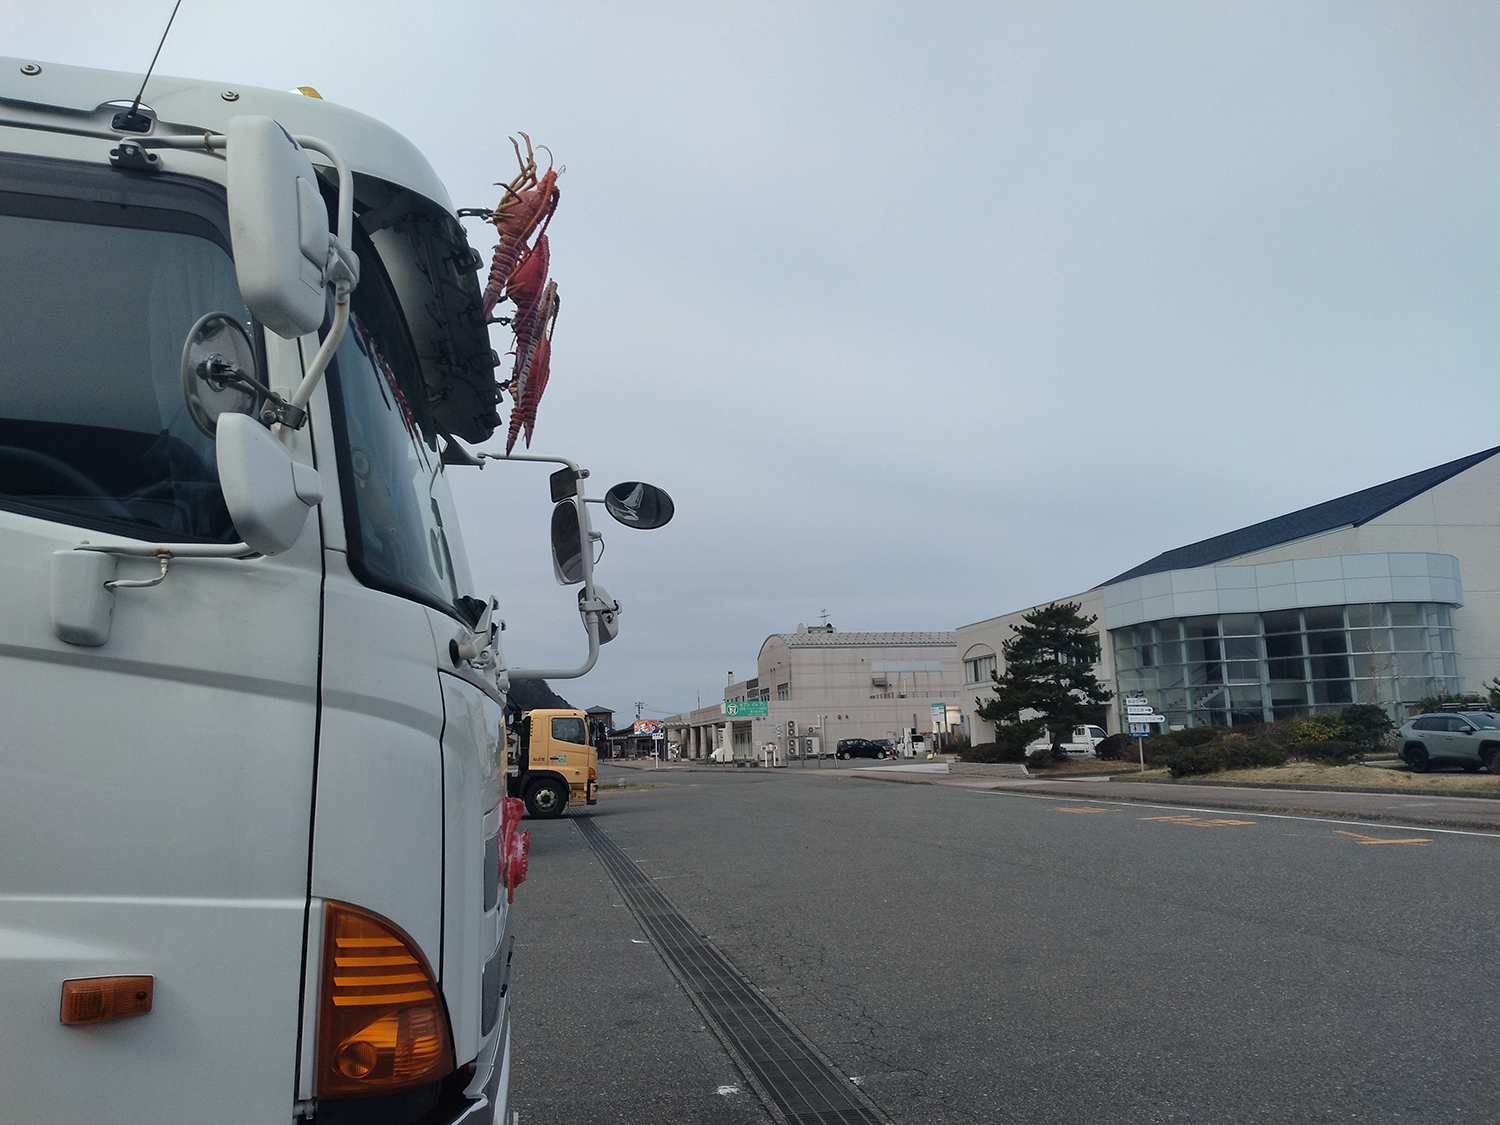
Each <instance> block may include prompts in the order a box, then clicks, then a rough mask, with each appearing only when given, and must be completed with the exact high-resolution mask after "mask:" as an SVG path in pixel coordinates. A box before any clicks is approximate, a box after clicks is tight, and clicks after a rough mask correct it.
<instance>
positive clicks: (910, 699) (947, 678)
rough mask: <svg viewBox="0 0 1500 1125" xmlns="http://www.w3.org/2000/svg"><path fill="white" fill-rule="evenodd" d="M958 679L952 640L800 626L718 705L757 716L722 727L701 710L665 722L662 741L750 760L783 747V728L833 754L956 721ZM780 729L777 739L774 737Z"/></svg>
mask: <svg viewBox="0 0 1500 1125" xmlns="http://www.w3.org/2000/svg"><path fill="white" fill-rule="evenodd" d="M961 688H962V673H961V671H960V669H959V665H958V650H957V648H956V646H955V641H954V635H953V634H952V633H840V632H839V631H838V630H837V629H835V628H834V627H833V626H832V625H814V626H811V627H809V626H807V625H798V626H797V631H796V632H795V633H773V634H771V636H769V637H767V638H766V639H765V641H764V643H763V644H762V645H761V646H760V653H759V655H758V657H757V658H756V672H755V675H754V676H752V677H750V678H749V679H746V680H742V681H739V682H737V683H731V684H730V685H729V686H728V687H726V688H725V690H724V700H725V702H731V703H739V702H764V703H765V704H766V712H767V714H766V716H765V717H764V718H759V717H755V718H745V719H728V718H725V717H724V711H723V708H722V707H712V708H711V707H705V708H700V709H699V710H697V711H693V712H691V713H688V714H682V715H674V716H672V717H671V718H670V719H668V720H666V725H667V731H668V733H667V737H668V739H669V740H670V741H672V742H677V743H680V744H681V745H682V755H683V756H684V757H685V758H703V757H706V756H707V755H708V754H710V753H712V752H713V751H714V750H715V749H717V748H721V747H724V746H729V747H731V748H732V749H733V752H734V756H735V757H736V758H742V759H743V758H750V757H752V756H753V755H754V753H755V751H756V749H757V748H759V747H760V746H762V745H763V744H765V743H767V742H778V743H780V745H781V746H782V747H786V746H787V745H788V738H789V734H788V731H789V730H790V728H792V727H795V729H796V732H797V737H798V738H799V743H798V747H797V749H798V752H806V750H807V746H806V741H805V740H806V738H807V737H808V731H809V728H813V730H814V731H816V737H817V739H818V744H817V745H818V748H819V749H821V752H822V753H824V754H832V753H833V752H834V747H835V746H836V744H837V742H838V740H839V739H841V738H888V739H891V740H892V741H895V740H896V739H897V738H899V737H900V734H901V731H903V730H905V729H908V728H914V729H916V730H917V731H919V732H928V731H932V730H933V729H935V728H934V717H935V716H934V711H933V706H934V705H937V706H939V707H941V708H943V711H942V712H941V713H940V715H939V716H938V726H939V727H941V726H943V725H944V724H951V727H952V728H955V729H956V728H957V726H958V724H959V723H960V722H961V718H960V713H959V711H958V705H959V703H960V697H961V695H962V691H961ZM778 728H779V731H780V733H779V734H778Z"/></svg>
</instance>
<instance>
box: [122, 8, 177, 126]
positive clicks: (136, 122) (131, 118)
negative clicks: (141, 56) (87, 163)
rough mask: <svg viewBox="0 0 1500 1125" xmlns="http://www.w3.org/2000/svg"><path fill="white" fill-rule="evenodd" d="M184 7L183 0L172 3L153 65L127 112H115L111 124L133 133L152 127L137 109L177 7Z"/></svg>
mask: <svg viewBox="0 0 1500 1125" xmlns="http://www.w3.org/2000/svg"><path fill="white" fill-rule="evenodd" d="M180 7H182V0H177V3H175V4H173V5H172V14H171V15H170V16H168V17H167V26H166V27H165V28H164V29H163V30H162V33H161V41H160V42H159V43H157V44H156V54H154V55H152V56H151V65H150V66H148V67H147V68H146V77H144V78H142V79H141V88H140V89H139V90H137V91H136V94H135V101H133V102H132V103H131V104H130V110H129V112H127V113H117V114H115V119H114V121H112V122H111V123H110V124H111V125H113V127H114V128H116V129H125V130H128V131H129V132H132V133H144V132H145V131H146V130H147V129H149V128H151V123H150V121H148V120H147V119H146V118H144V117H138V116H137V115H136V111H137V110H139V109H140V108H141V98H143V97H144V96H145V94H146V83H147V82H150V81H151V72H152V71H153V70H155V69H156V60H157V59H159V58H160V57H161V49H162V48H163V47H164V46H166V43H167V32H169V31H171V30H172V21H173V20H175V19H176V18H177V9H178V8H180Z"/></svg>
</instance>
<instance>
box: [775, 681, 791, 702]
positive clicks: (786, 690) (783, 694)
mask: <svg viewBox="0 0 1500 1125" xmlns="http://www.w3.org/2000/svg"><path fill="white" fill-rule="evenodd" d="M776 698H777V699H790V698H792V685H791V684H777V685H776Z"/></svg>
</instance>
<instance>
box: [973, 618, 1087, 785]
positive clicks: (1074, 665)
mask: <svg viewBox="0 0 1500 1125" xmlns="http://www.w3.org/2000/svg"><path fill="white" fill-rule="evenodd" d="M1079 608H1080V607H1079V605H1078V603H1076V602H1060V603H1058V604H1056V605H1049V606H1043V607H1042V608H1040V609H1034V610H1032V611H1031V612H1030V613H1028V614H1025V615H1024V616H1023V617H1022V619H1021V620H1022V621H1023V622H1024V624H1022V625H1017V626H1014V629H1015V632H1014V634H1013V635H1012V636H1011V638H1010V639H1009V640H1007V641H1005V642H1003V643H1002V644H1001V646H1000V651H1001V652H1002V653H1003V654H1004V656H1005V671H1004V672H1003V673H994V678H995V698H994V699H991V700H990V701H989V702H987V703H986V702H983V701H981V700H979V699H976V700H975V701H974V702H975V703H976V704H978V705H979V709H978V714H979V717H980V718H981V719H984V720H986V721H988V722H992V723H994V724H995V728H996V741H998V742H1001V743H1004V744H1006V745H1008V746H1010V747H1011V748H1013V749H1017V750H1019V749H1020V748H1021V747H1023V746H1025V745H1026V743H1028V742H1031V741H1033V740H1034V739H1035V738H1036V737H1037V736H1038V735H1039V734H1040V733H1041V732H1042V729H1043V728H1046V729H1048V730H1050V731H1051V732H1052V752H1053V755H1054V756H1057V755H1058V754H1059V753H1060V751H1059V750H1058V745H1059V743H1061V742H1062V741H1063V740H1064V739H1065V738H1066V737H1067V736H1068V735H1069V734H1070V733H1071V732H1072V730H1073V728H1074V727H1075V726H1077V725H1079V724H1081V723H1091V722H1098V721H1099V713H1100V709H1101V708H1102V707H1103V706H1104V705H1105V704H1106V703H1108V702H1109V701H1110V699H1112V698H1113V693H1112V692H1109V691H1107V690H1105V689H1104V688H1102V687H1100V686H1099V680H1098V677H1096V676H1095V675H1094V666H1095V665H1096V664H1097V663H1098V662H1099V634H1098V633H1096V632H1094V631H1093V629H1092V626H1093V624H1094V623H1095V622H1096V621H1098V620H1099V618H1098V617H1084V616H1083V615H1082V614H1080V613H1079ZM1023 711H1029V712H1032V713H1033V716H1034V717H1028V718H1026V719H1022V717H1021V713H1022V712H1023Z"/></svg>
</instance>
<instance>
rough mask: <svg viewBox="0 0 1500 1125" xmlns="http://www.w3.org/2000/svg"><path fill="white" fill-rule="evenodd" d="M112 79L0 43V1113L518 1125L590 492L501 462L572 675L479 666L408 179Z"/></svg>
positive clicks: (432, 179)
mask: <svg viewBox="0 0 1500 1125" xmlns="http://www.w3.org/2000/svg"><path fill="white" fill-rule="evenodd" d="M140 85H141V77H140V76H139V75H128V74H116V73H109V72H101V71H93V70H84V69H80V68H75V67H68V66H60V65H56V64H52V63H46V62H41V63H38V62H33V61H29V60H17V59H5V60H3V62H0V150H3V156H0V416H3V432H0V458H3V463H4V464H3V472H0V529H3V533H0V581H3V584H4V599H3V602H0V709H3V714H4V724H3V727H0V1101H3V1110H0V1112H3V1115H4V1117H5V1119H6V1120H10V1121H16V1122H21V1121H25V1122H28V1123H32V1125H43V1123H46V1122H58V1123H67V1125H76V1123H79V1122H95V1123H103V1122H122V1123H123V1122H141V1121H148V1120H149V1121H152V1122H156V1123H160V1125H164V1123H168V1122H183V1123H187V1122H194V1123H201V1122H246V1123H249V1122H257V1123H259V1122H265V1123H276V1125H286V1123H287V1122H289V1121H303V1122H308V1121H311V1122H322V1123H333V1122H345V1121H356V1120H357V1121H377V1120H378V1121H381V1122H386V1123H389V1125H403V1123H410V1122H418V1121H421V1122H424V1123H428V1122H455V1121H460V1120H463V1121H490V1120H492V1119H493V1120H497V1121H501V1120H508V1118H507V1117H506V1114H505V1106H506V1097H507V1091H508V1083H509V1059H510V1017H509V1010H510V1009H509V979H510V970H509V966H510V958H511V954H512V939H511V937H510V936H509V920H510V906H509V900H510V897H511V891H512V890H513V889H514V887H513V884H514V881H515V874H514V865H508V863H507V858H508V857H511V856H513V855H514V843H513V841H512V840H511V838H510V832H511V830H512V829H513V827H514V820H515V819H516V817H515V815H511V814H512V813H513V812H514V810H511V811H509V812H508V811H507V808H506V806H505V805H504V803H503V802H502V798H503V795H504V786H505V768H506V761H505V730H504V726H503V710H504V707H505V704H506V692H507V690H508V687H509V678H510V676H512V675H519V674H528V675H535V674H544V675H552V676H567V675H579V674H582V672H584V671H587V670H588V668H589V667H590V666H592V663H593V661H594V659H595V658H596V657H597V654H598V649H599V645H600V644H601V643H602V642H604V641H607V640H608V639H610V638H611V637H612V636H613V635H614V630H615V629H616V628H617V625H616V623H615V619H614V614H615V613H617V612H618V608H619V607H618V603H613V602H610V601H609V600H608V599H607V595H605V594H604V593H603V591H602V589H598V588H596V587H595V586H594V584H593V576H592V560H593V550H592V540H593V539H595V538H597V535H595V534H594V533H593V532H592V530H591V528H590V526H589V524H588V520H587V509H586V507H585V503H586V502H587V501H588V498H586V497H583V496H581V495H579V494H578V487H577V481H578V480H579V479H581V478H582V477H584V476H586V475H587V473H586V472H585V471H583V470H579V469H578V468H577V466H576V465H573V463H572V462H569V461H567V460H566V459H562V458H540V457H528V458H526V459H528V460H541V461H548V460H550V461H553V462H555V463H558V464H562V465H564V466H565V468H564V469H563V470H561V471H560V472H559V473H558V474H554V479H553V489H554V499H555V500H559V503H558V509H559V511H558V513H556V514H554V519H553V526H554V562H555V564H556V565H557V566H558V578H559V581H561V582H564V583H566V584H574V583H579V582H582V583H583V584H584V592H583V594H582V595H581V596H580V602H579V604H580V613H581V616H582V619H583V623H584V626H585V628H586V630H587V631H588V636H589V646H590V648H589V659H588V661H587V662H586V663H585V664H584V665H583V667H582V668H581V669H558V670H537V671H536V672H533V673H520V672H518V671H516V670H510V669H507V666H506V663H505V660H504V656H503V654H502V653H501V651H500V647H499V630H500V628H501V627H502V624H501V622H500V620H499V617H498V615H497V613H496V610H497V609H498V606H497V603H496V602H495V601H494V600H493V599H487V598H484V597H482V596H480V595H479V594H478V593H477V592H476V591H475V589H474V585H473V581H472V578H471V576H470V573H469V566H468V561H467V556H466V554H465V550H464V544H463V539H462V534H461V531H460V527H459V520H458V517H457V513H456V511H455V509H454V505H453V501H452V498H451V495H450V493H449V488H448V483H447V479H446V474H447V473H448V472H449V471H450V470H451V471H462V472H469V471H472V468H471V467H472V466H475V465H480V466H481V467H482V465H483V463H484V462H483V461H482V460H481V458H480V457H476V456H475V455H474V454H473V453H472V452H471V451H469V450H466V449H465V448H464V447H463V446H462V445H460V444H459V441H460V440H461V441H463V442H468V443H471V444H474V443H481V442H484V441H485V440H487V439H488V438H489V437H490V436H491V434H492V432H493V431H494V429H495V427H496V426H497V425H498V424H499V422H500V418H499V414H498V412H497V402H498V401H499V399H500V390H499V387H498V386H497V379H496V371H495V368H496V365H497V363H498V358H497V357H496V355H495V353H494V352H493V351H492V350H491V345H490V341H489V338H488V330H487V327H486V324H485V321H484V318H483V316H482V315H481V306H480V300H481V298H480V289H479V282H478V278H477V276H476V272H475V271H476V269H477V268H478V267H479V266H480V265H481V259H480V256H479V255H478V254H477V253H476V252H475V251H474V250H473V249H471V247H470V246H469V243H468V241H467V239H466V237H465V235H464V232H463V230H462V228H461V227H460V224H459V222H458V220H457V218H456V216H455V213H454V210H453V206H452V204H451V203H450V201H449V199H448V197H447V194H446V192H445V190H444V188H443V186H442V184H441V182H440V181H439V180H438V178H437V176H436V174H435V173H434V172H433V170H432V168H431V167H430V166H429V165H428V163H427V162H426V160H425V159H424V158H423V157H422V156H421V154H420V153H418V152H417V150H416V149H415V148H414V147H413V146H412V145H411V144H410V143H409V142H408V141H406V140H405V139H404V138H402V137H401V136H400V135H398V134H397V133H395V132H394V131H392V130H391V129H389V128H387V127H385V126H383V125H381V124H380V123H378V122H376V121H373V120H371V119H370V118H367V117H365V116H363V115H361V114H358V113H356V112H353V111H351V110H348V109H344V108H341V107H339V106H335V105H332V104H329V103H327V102H324V101H321V100H319V99H317V98H315V97H309V96H303V95H301V94H296V93H281V92H276V91H269V90H256V89H248V88H245V87H239V86H236V87H234V88H232V89H228V88H225V85H221V84H215V83H207V82H201V81H190V80H184V79H174V78H165V77H153V78H152V79H151V82H150V85H149V87H148V88H147V92H146V97H145V99H144V102H145V104H144V105H142V106H141V107H140V110H139V111H138V112H137V113H134V114H131V113H129V112H128V111H126V107H128V106H129V104H130V99H131V98H132V97H133V96H135V94H136V91H137V89H138V88H139V87H140ZM517 459H520V458H517ZM459 465H462V466H466V467H463V468H457V467H456V466H459ZM522 471H524V470H522ZM559 476H563V477H566V478H567V481H565V482H564V484H563V486H562V487H561V488H560V487H559V484H558V477H559ZM568 482H571V484H569V483H568ZM505 483H507V482H506V481H505V479H504V478H502V480H501V481H500V482H497V487H499V486H503V485H504V484H505ZM642 487H645V488H649V486H642ZM559 493H561V495H560V496H559ZM630 496H633V497H634V502H635V503H637V504H639V502H640V497H641V493H640V492H639V491H638V490H637V491H635V492H633V493H630V492H628V490H627V499H628V498H629V497H630ZM646 498H647V499H648V500H651V499H653V495H652V494H651V493H647V494H646ZM660 499H661V500H665V494H661V496H660ZM600 502H603V501H600ZM667 506H668V511H667V515H668V516H670V504H669V502H667ZM562 509H567V511H566V512H563V511H562ZM560 517H562V518H561V519H560ZM661 522H664V520H662V521H661ZM637 526H650V524H649V523H648V524H639V523H638V524H637ZM559 536H561V538H560V539H559ZM583 545H587V547H586V548H585V547H584V546H583ZM517 804H519V802H517Z"/></svg>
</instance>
